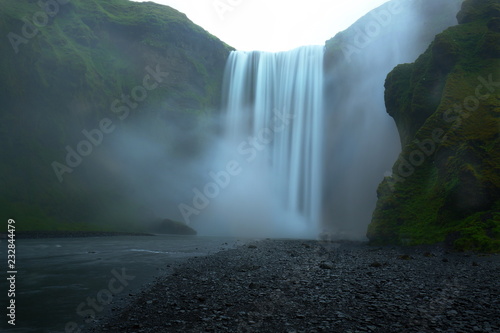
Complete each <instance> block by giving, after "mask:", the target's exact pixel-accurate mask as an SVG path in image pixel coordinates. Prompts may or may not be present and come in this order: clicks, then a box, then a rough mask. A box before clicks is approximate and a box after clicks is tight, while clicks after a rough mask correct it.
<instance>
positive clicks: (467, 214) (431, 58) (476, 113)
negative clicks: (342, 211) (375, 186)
mask: <svg viewBox="0 0 500 333" xmlns="http://www.w3.org/2000/svg"><path fill="white" fill-rule="evenodd" d="M485 2H488V1H487V0H483V1H479V2H478V1H472V0H469V1H468V2H466V3H467V6H468V5H470V4H475V3H476V4H478V6H479V7H480V8H483V9H484V8H490V7H489V5H485ZM467 6H466V8H468V10H472V8H476V7H474V6H472V7H470V6H469V7H467ZM479 7H478V8H479ZM476 9H477V8H476ZM493 12H494V11H493ZM481 13H482V12H481V10H479V9H478V10H474V15H472V17H475V19H471V20H465V21H466V23H464V24H461V25H459V26H455V27H451V28H449V29H447V30H446V31H444V32H443V33H442V34H440V35H438V36H437V37H436V39H435V41H434V42H433V43H432V44H431V45H430V47H429V49H428V50H427V51H426V52H425V54H423V55H422V56H421V57H419V58H418V59H417V61H416V62H415V63H414V64H405V65H400V66H398V67H396V68H395V69H394V71H393V72H391V73H390V74H389V75H388V77H387V80H386V104H387V109H388V113H389V114H390V115H391V116H392V117H393V118H394V119H395V121H396V124H397V126H398V130H399V132H400V135H401V140H402V143H403V151H402V153H401V156H400V159H399V160H398V161H397V162H396V164H395V165H394V167H393V177H392V178H386V179H385V180H384V182H383V183H382V184H381V185H380V186H379V190H378V198H379V200H378V202H377V208H376V210H375V212H374V214H373V219H372V223H371V224H370V226H369V228H368V233H367V235H368V237H369V239H370V240H371V241H372V242H375V243H397V244H402V243H404V244H430V243H436V242H443V241H446V242H447V243H450V242H451V245H453V246H455V248H456V249H458V250H476V251H485V252H492V251H498V243H499V241H500V234H499V233H498V232H497V231H498V213H495V209H494V207H496V212H497V211H498V200H497V198H498V197H500V170H499V169H500V133H499V129H500V121H499V115H500V113H499V111H500V99H499V98H498V96H499V94H500V89H499V90H498V91H494V92H493V93H491V92H492V91H489V92H490V94H488V95H484V94H485V92H486V91H485V90H484V89H485V87H484V83H483V82H482V80H483V79H484V80H490V79H492V80H493V81H494V82H498V81H499V80H500V70H499V68H500V59H499V56H491V55H492V53H491V52H489V51H488V50H487V49H485V43H484V36H486V35H494V34H496V35H498V36H500V34H499V33H496V32H494V31H491V30H489V28H488V22H490V18H489V17H488V16H485V15H483V14H484V13H483V14H481ZM465 21H464V22H465ZM485 55H488V56H485ZM446 62H448V63H446ZM479 78H482V79H479ZM480 85H481V86H480ZM478 87H481V89H482V92H481V93H482V94H483V95H484V96H483V97H482V98H481V99H480V100H479V99H478V98H477V97H475V96H476V91H477V88H478ZM490 89H491V88H490ZM436 131H438V133H441V134H443V135H441V136H440V138H442V139H443V140H437V141H436V139H435V137H434V134H435V133H436ZM422 142H427V148H426V149H427V150H429V149H430V148H429V147H431V146H432V149H431V150H432V151H430V152H429V151H427V152H426V151H424V150H423V148H422V147H421V146H420V145H421V144H422ZM429 142H431V144H430V145H431V146H429ZM419 143H420V145H419ZM422 153H425V154H424V155H422ZM416 154H417V155H418V154H421V155H420V156H424V159H423V161H420V160H419V159H415V156H417V155H416ZM412 156H413V158H414V159H413V161H412ZM409 161H412V168H413V169H414V170H410V171H411V172H410V171H409V170H408V169H405V166H408V165H409V163H410V162H409ZM495 205H496V206H495Z"/></svg>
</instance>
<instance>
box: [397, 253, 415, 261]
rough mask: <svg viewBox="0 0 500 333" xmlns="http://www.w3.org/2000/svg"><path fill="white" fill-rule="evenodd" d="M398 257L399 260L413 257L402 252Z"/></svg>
mask: <svg viewBox="0 0 500 333" xmlns="http://www.w3.org/2000/svg"><path fill="white" fill-rule="evenodd" d="M398 259H400V260H411V259H413V257H412V256H410V255H408V254H403V255H400V256H398Z"/></svg>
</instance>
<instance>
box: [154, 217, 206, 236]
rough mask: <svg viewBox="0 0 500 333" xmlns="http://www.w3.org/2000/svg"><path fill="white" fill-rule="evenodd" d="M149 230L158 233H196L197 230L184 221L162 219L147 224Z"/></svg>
mask: <svg viewBox="0 0 500 333" xmlns="http://www.w3.org/2000/svg"><path fill="white" fill-rule="evenodd" d="M149 230H150V231H151V232H154V233H158V234H170V235H196V234H197V232H196V230H194V229H193V228H191V227H189V226H188V225H186V224H184V223H180V222H177V221H172V220H169V219H164V220H162V221H158V222H156V223H152V224H151V225H150V226H149Z"/></svg>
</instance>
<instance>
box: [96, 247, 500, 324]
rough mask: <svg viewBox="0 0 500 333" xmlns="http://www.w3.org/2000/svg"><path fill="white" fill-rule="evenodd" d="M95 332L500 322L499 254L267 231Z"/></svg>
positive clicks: (174, 276)
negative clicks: (266, 236) (276, 235)
mask: <svg viewBox="0 0 500 333" xmlns="http://www.w3.org/2000/svg"><path fill="white" fill-rule="evenodd" d="M169 269H170V270H171V273H170V274H168V275H165V276H162V277H160V278H158V279H157V280H156V282H155V283H154V284H153V285H151V286H149V287H147V288H145V289H144V290H143V291H142V292H141V293H139V294H137V295H131V296H130V299H129V302H128V303H127V304H126V305H123V306H120V307H119V308H117V305H115V307H114V309H113V312H111V313H109V314H108V315H107V316H105V317H104V318H100V319H99V320H98V321H95V322H94V324H93V327H91V328H90V329H88V331H89V332H137V333H139V332H383V333H387V332H500V255H477V254H463V253H449V252H447V251H445V250H444V249H443V248H440V247H412V248H400V247H384V248H380V247H370V246H368V245H366V244H364V243H352V242H337V243H327V242H317V241H299V240H264V241H260V242H255V243H250V244H247V245H244V246H242V247H239V248H236V249H232V250H227V251H222V252H219V253H217V254H214V255H211V256H207V257H199V258H193V259H191V260H189V261H188V262H186V263H184V264H180V265H179V266H176V267H170V268H169Z"/></svg>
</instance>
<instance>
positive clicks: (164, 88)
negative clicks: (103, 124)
mask: <svg viewBox="0 0 500 333" xmlns="http://www.w3.org/2000/svg"><path fill="white" fill-rule="evenodd" d="M0 5H1V7H2V11H0V34H1V35H2V36H4V37H5V36H7V34H8V33H9V32H13V33H16V34H19V35H22V27H23V24H24V22H23V18H25V17H26V18H28V19H30V18H31V17H32V16H33V14H34V13H36V12H39V11H40V7H39V6H38V5H37V2H36V1H6V0H0ZM4 46H5V47H4V49H2V57H0V85H1V86H2V94H0V105H2V112H1V113H0V136H1V139H2V142H3V150H2V160H0V185H1V187H0V204H1V207H0V208H1V211H2V214H6V215H5V218H9V216H7V215H8V214H11V215H16V216H19V220H23V221H24V222H23V224H22V225H23V226H24V227H26V228H27V229H25V230H28V229H30V228H31V229H35V228H36V229H37V230H43V229H74V228H76V229H85V228H87V226H92V229H95V228H96V225H95V223H96V221H93V217H92V216H93V214H94V215H95V214H96V213H95V212H94V211H100V210H105V208H103V207H102V206H105V207H108V208H109V207H118V208H116V209H115V208H113V209H108V210H110V211H112V214H111V215H109V214H108V215H106V214H103V215H102V217H101V220H107V224H108V225H110V224H111V225H113V227H114V228H116V229H119V230H121V229H123V228H133V224H132V223H131V222H130V220H133V219H135V220H137V219H140V214H138V213H137V211H138V209H137V207H135V208H134V207H132V208H131V210H132V212H128V211H126V210H125V208H123V207H126V206H127V205H130V206H133V205H134V203H131V202H129V201H127V200H125V199H124V198H123V195H122V193H120V191H122V189H121V188H119V187H118V186H115V185H113V186H111V185H109V184H107V185H104V183H105V182H103V181H102V180H101V183H102V184H103V185H102V186H101V185H100V183H99V180H96V179H94V178H95V177H91V176H90V175H92V174H95V172H94V173H92V170H91V163H90V162H91V161H85V162H84V163H82V165H81V166H79V167H78V170H77V171H75V172H74V173H72V174H71V176H70V177H67V178H66V179H65V181H64V183H62V184H61V183H59V181H58V179H57V178H56V176H55V174H54V172H53V170H52V167H51V163H52V162H53V161H59V162H63V161H64V158H65V155H66V151H65V147H66V146H67V145H69V146H74V145H76V143H78V142H79V141H80V140H82V133H81V132H82V130H83V129H92V128H95V127H96V126H98V124H99V121H100V120H101V119H103V118H104V117H107V118H110V119H112V120H113V124H115V125H116V126H117V128H118V127H120V126H122V125H124V122H123V121H121V120H119V119H117V116H116V114H115V113H113V112H112V110H111V105H112V103H113V101H115V100H116V99H120V98H121V96H122V95H130V93H131V89H132V88H134V87H136V86H139V85H141V84H142V83H143V79H144V77H145V75H146V74H147V73H148V72H147V71H146V67H150V68H152V69H155V68H156V66H159V68H160V70H161V71H164V72H168V73H169V76H168V77H167V78H166V79H165V80H163V82H161V83H160V84H159V85H158V87H157V88H156V89H154V90H152V91H148V97H147V99H146V100H144V101H143V102H141V103H140V105H139V107H137V108H136V109H133V110H131V114H130V116H129V117H128V118H127V119H126V125H127V126H128V127H132V128H134V126H136V127H137V128H139V127H140V126H143V127H141V130H143V131H145V132H147V133H149V132H152V133H153V132H154V133H159V132H160V131H158V130H156V129H157V128H161V127H162V126H163V128H168V127H169V126H170V124H169V123H168V121H169V120H168V119H171V118H172V117H171V115H173V114H175V113H183V114H187V115H188V116H187V117H198V118H199V121H203V117H204V116H205V115H206V114H207V113H208V112H211V111H212V110H214V109H217V108H218V106H219V103H220V96H221V86H222V76H223V71H224V67H225V62H226V59H227V57H228V55H229V52H230V51H231V48H230V47H229V46H227V45H226V44H224V43H223V42H221V41H220V40H218V39H217V38H215V37H214V36H212V35H210V34H209V33H207V32H206V31H205V30H203V29H202V28H200V27H198V26H196V25H195V24H193V23H192V22H191V21H189V20H188V19H187V17H186V16H185V15H184V14H182V13H180V12H178V11H176V10H174V9H172V8H169V7H166V6H162V5H158V4H155V3H152V2H148V3H137V2H132V1H128V0H106V1H105V0H72V1H70V2H68V3H67V4H65V5H60V7H59V12H58V13H57V14H56V15H55V16H54V17H53V18H50V20H49V22H48V24H47V25H46V26H44V27H41V28H40V29H39V33H38V35H36V36H35V37H33V38H30V39H29V40H28V41H27V43H23V44H20V45H19V46H18V48H19V52H18V53H17V54H16V53H15V52H14V49H13V48H12V47H11V46H10V45H9V43H8V42H7V44H4ZM141 113H142V114H146V113H147V114H148V116H150V117H151V119H156V120H157V121H155V122H150V124H149V125H148V126H149V127H150V128H144V126H146V125H143V123H144V122H143V123H139V120H138V119H140V117H144V116H141ZM193 123H195V124H196V121H194V122H193ZM165 137H167V135H165V134H162V133H160V134H158V137H155V138H154V139H156V140H158V142H163V141H162V140H163V139H164V138H165ZM169 144H171V143H169V142H165V145H169ZM92 158H94V156H90V157H89V158H88V159H92ZM94 171H95V170H94ZM116 197H119V198H120V200H121V201H120V204H117V203H116V202H114V199H113V198H116ZM120 207H121V208H120ZM104 215H106V216H104ZM2 216H3V215H2ZM122 224H125V225H126V226H122Z"/></svg>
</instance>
